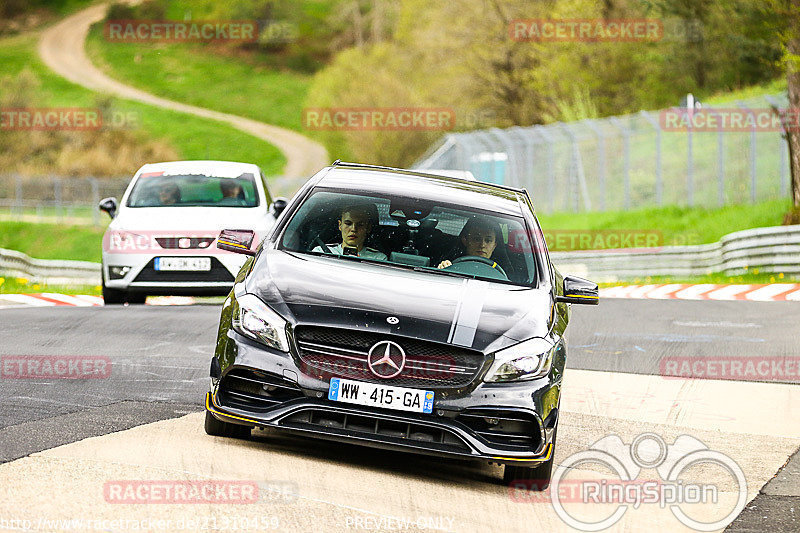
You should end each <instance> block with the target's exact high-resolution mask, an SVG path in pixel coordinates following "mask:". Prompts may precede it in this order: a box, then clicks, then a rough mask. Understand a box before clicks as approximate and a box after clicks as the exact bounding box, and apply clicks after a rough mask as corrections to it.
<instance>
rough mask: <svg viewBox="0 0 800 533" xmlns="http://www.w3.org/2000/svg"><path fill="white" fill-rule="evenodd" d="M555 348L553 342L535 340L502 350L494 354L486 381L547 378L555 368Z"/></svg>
mask: <svg viewBox="0 0 800 533" xmlns="http://www.w3.org/2000/svg"><path fill="white" fill-rule="evenodd" d="M555 348H556V347H555V345H553V344H552V343H551V342H548V341H546V340H545V339H541V338H535V339H530V340H527V341H523V342H521V343H519V344H515V345H514V346H510V347H508V348H505V349H503V350H500V351H499V352H497V353H495V354H494V364H492V368H490V369H489V373H488V374H487V376H488V377H487V378H486V381H488V382H493V383H497V382H507V381H527V380H530V379H536V378H540V377H542V376H545V375H547V373H548V372H550V367H552V366H553V352H555Z"/></svg>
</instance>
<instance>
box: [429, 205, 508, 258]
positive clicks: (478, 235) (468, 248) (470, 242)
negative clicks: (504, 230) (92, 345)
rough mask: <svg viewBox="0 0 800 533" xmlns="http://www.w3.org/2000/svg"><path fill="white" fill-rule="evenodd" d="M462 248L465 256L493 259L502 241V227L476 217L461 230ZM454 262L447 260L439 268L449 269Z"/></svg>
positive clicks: (468, 221)
mask: <svg viewBox="0 0 800 533" xmlns="http://www.w3.org/2000/svg"><path fill="white" fill-rule="evenodd" d="M460 237H461V247H462V249H463V252H464V253H463V254H461V255H464V256H466V255H473V256H477V257H484V258H486V259H491V258H492V254H493V253H494V250H495V248H497V242H498V241H499V240H501V239H502V234H501V233H500V227H499V226H498V225H497V224H495V223H492V222H491V221H489V220H487V219H485V218H483V217H477V216H474V217H472V218H470V219H469V220H467V223H466V224H464V229H462V230H461V235H460ZM452 264H453V263H452V261H449V260H447V259H445V260H444V261H442V262H441V263H439V268H447V267H449V266H450V265H452Z"/></svg>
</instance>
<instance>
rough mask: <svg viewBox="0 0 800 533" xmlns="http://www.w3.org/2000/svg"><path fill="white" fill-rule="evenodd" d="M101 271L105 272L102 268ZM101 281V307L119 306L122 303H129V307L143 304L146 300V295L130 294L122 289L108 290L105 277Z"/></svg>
mask: <svg viewBox="0 0 800 533" xmlns="http://www.w3.org/2000/svg"><path fill="white" fill-rule="evenodd" d="M103 270H105V268H104V267H103ZM102 279H103V285H102V288H103V305H120V304H124V303H129V304H131V305H135V304H144V302H145V300H147V295H146V294H131V293H129V292H128V291H125V290H122V289H109V288H108V287H106V278H105V275H103V276H102Z"/></svg>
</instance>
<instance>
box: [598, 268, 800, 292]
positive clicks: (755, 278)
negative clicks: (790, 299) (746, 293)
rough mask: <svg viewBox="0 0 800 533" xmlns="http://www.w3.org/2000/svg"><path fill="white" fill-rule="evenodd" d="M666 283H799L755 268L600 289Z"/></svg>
mask: <svg viewBox="0 0 800 533" xmlns="http://www.w3.org/2000/svg"><path fill="white" fill-rule="evenodd" d="M668 283H687V284H700V283H711V284H714V285H731V284H734V285H753V284H760V283H800V275H797V274H783V273H774V272H760V271H759V270H758V269H757V268H755V269H753V271H752V272H751V273H748V274H742V275H740V276H726V275H725V274H722V273H718V274H708V275H705V276H695V277H692V278H678V277H670V276H646V277H644V278H634V279H627V280H620V281H615V282H611V283H600V284H599V285H600V287H615V286H619V285H650V284H654V285H666V284H668Z"/></svg>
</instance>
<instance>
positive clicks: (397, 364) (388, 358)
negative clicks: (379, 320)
mask: <svg viewBox="0 0 800 533" xmlns="http://www.w3.org/2000/svg"><path fill="white" fill-rule="evenodd" d="M367 364H368V365H369V369H370V370H371V371H372V373H373V374H375V376H377V377H379V378H383V379H391V378H393V377H395V376H397V375H399V374H400V372H402V371H403V367H404V366H405V365H406V353H405V352H404V351H403V349H402V348H401V347H400V345H398V344H397V343H396V342H392V341H380V342H378V343H376V344H375V345H373V346H372V348H370V349H369V355H368V356H367Z"/></svg>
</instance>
